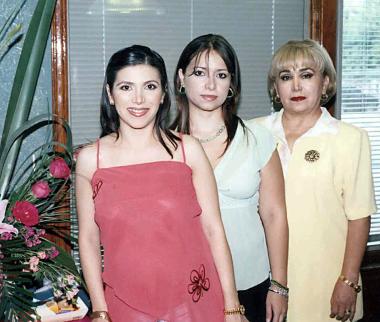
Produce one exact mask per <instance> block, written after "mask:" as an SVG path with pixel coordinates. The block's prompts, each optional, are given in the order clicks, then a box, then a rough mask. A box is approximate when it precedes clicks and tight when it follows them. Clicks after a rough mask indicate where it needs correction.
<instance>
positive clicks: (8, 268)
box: [0, 144, 82, 321]
mask: <svg viewBox="0 0 380 322" xmlns="http://www.w3.org/2000/svg"><path fill="white" fill-rule="evenodd" d="M71 165H72V159H71V156H70V154H69V153H61V152H56V151H55V149H54V146H53V145H52V144H47V146H45V147H43V148H42V149H41V151H39V157H38V158H37V159H36V160H34V161H33V162H32V163H31V164H30V166H28V167H27V168H28V170H29V171H30V173H29V174H28V175H27V176H26V179H24V180H23V182H21V183H19V184H18V185H17V187H16V188H13V189H11V191H10V194H9V197H8V199H6V200H1V201H0V258H1V264H0V320H3V319H5V320H6V321H8V320H9V321H13V318H12V317H16V316H17V317H18V318H19V320H21V321H22V320H23V319H24V320H25V321H29V320H31V319H32V316H33V314H35V308H36V306H37V305H39V304H41V303H39V302H36V301H33V292H34V290H35V288H36V286H37V287H38V285H42V282H43V281H44V280H49V281H51V282H52V287H53V290H54V297H55V298H56V299H57V300H58V299H59V298H60V299H62V298H66V300H67V301H68V302H69V303H70V304H73V305H75V304H76V301H77V293H78V287H79V285H80V284H81V283H82V281H81V278H80V276H79V274H78V272H77V269H76V267H75V264H74V260H73V259H72V257H71V256H70V255H69V254H68V253H66V252H65V251H64V250H63V249H61V248H60V247H58V246H57V245H55V244H54V243H53V242H51V241H50V240H48V239H47V235H48V234H49V235H59V236H61V237H66V238H68V239H69V238H70V237H69V236H65V227H64V226H63V225H62V223H66V222H68V221H69V207H68V206H69V192H70V187H69V186H70V174H71ZM37 319H38V317H37Z"/></svg>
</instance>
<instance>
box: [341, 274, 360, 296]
mask: <svg viewBox="0 0 380 322" xmlns="http://www.w3.org/2000/svg"><path fill="white" fill-rule="evenodd" d="M339 279H340V280H341V281H342V282H343V283H345V284H347V285H348V286H349V287H352V288H353V289H354V291H355V292H356V293H359V292H360V291H361V290H362V288H361V287H360V285H359V284H355V283H354V282H352V281H350V280H349V279H347V278H346V277H345V276H344V275H340V276H339Z"/></svg>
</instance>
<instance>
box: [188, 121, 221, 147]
mask: <svg viewBox="0 0 380 322" xmlns="http://www.w3.org/2000/svg"><path fill="white" fill-rule="evenodd" d="M225 128H226V126H225V125H224V124H223V125H222V126H221V127H220V128H219V129H218V131H216V133H215V134H213V135H212V136H209V137H208V138H204V139H202V138H197V137H195V138H196V139H197V140H198V141H199V142H200V143H207V142H210V141H212V140H215V139H216V138H217V137H218V136H220V135H221V134H222V133H223V131H224V130H225Z"/></svg>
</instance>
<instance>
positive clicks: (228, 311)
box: [224, 305, 245, 315]
mask: <svg viewBox="0 0 380 322" xmlns="http://www.w3.org/2000/svg"><path fill="white" fill-rule="evenodd" d="M244 313H245V307H244V305H239V306H238V307H235V308H233V309H224V315H233V314H241V315H244Z"/></svg>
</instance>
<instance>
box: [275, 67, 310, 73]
mask: <svg viewBox="0 0 380 322" xmlns="http://www.w3.org/2000/svg"><path fill="white" fill-rule="evenodd" d="M307 70H312V71H313V72H314V71H315V69H314V68H312V67H304V68H300V69H299V72H304V71H307ZM290 72H291V70H290V69H283V70H281V71H280V74H281V73H290Z"/></svg>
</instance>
